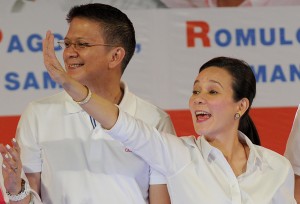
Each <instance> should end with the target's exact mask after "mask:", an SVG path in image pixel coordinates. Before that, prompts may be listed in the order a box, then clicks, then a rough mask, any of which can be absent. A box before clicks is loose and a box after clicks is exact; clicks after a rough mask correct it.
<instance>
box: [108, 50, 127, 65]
mask: <svg viewBox="0 0 300 204" xmlns="http://www.w3.org/2000/svg"><path fill="white" fill-rule="evenodd" d="M124 57H125V50H124V48H123V47H115V48H113V49H112V50H111V51H110V61H109V68H111V69H113V68H115V67H118V66H120V65H122V61H123V59H124Z"/></svg>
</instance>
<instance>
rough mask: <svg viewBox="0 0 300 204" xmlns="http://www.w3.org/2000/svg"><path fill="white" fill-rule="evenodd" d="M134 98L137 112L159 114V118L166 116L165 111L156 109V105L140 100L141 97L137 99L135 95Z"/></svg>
mask: <svg viewBox="0 0 300 204" xmlns="http://www.w3.org/2000/svg"><path fill="white" fill-rule="evenodd" d="M134 96H135V98H136V103H137V106H136V107H137V111H139V112H148V113H149V114H160V115H161V116H167V115H168V114H167V113H166V111H165V110H163V109H162V108H160V107H158V106H157V105H155V104H153V103H151V102H150V101H148V100H146V99H142V98H141V97H138V96H136V95H134Z"/></svg>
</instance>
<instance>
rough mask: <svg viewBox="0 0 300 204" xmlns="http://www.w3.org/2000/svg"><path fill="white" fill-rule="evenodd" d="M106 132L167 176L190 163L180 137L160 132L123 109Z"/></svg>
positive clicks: (188, 155) (187, 151)
mask: <svg viewBox="0 0 300 204" xmlns="http://www.w3.org/2000/svg"><path fill="white" fill-rule="evenodd" d="M106 131H107V133H108V134H109V135H111V136H112V137H113V138H114V139H116V140H119V141H120V142H122V143H123V144H124V146H126V147H128V148H130V149H131V150H132V151H133V152H134V153H135V154H137V155H138V156H140V157H142V158H143V159H144V160H145V161H146V162H147V163H148V164H149V165H150V166H151V167H152V168H154V169H155V170H157V171H158V172H160V173H162V174H163V175H164V176H167V177H168V176H171V175H173V174H175V173H176V172H177V171H179V170H180V169H182V168H184V167H185V166H186V165H188V164H189V163H190V162H191V158H190V154H189V150H188V148H186V146H185V145H184V142H183V141H182V140H181V139H180V138H179V137H177V136H174V135H171V134H168V133H165V132H163V133H160V132H159V131H158V130H157V129H156V128H154V127H151V126H150V125H147V124H146V123H144V122H142V121H141V120H138V119H135V118H134V117H132V116H130V115H129V114H127V113H125V112H123V111H121V110H119V117H118V119H117V122H116V124H115V125H114V127H113V128H112V129H110V130H106Z"/></svg>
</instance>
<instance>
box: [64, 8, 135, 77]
mask: <svg viewBox="0 0 300 204" xmlns="http://www.w3.org/2000/svg"><path fill="white" fill-rule="evenodd" d="M74 18H86V19H88V20H92V21H95V22H98V23H99V26H100V28H101V32H102V34H103V38H104V40H105V43H106V44H111V45H117V46H122V47H123V48H124V49H125V52H126V53H125V57H124V59H123V62H122V73H123V72H124V70H125V69H126V67H127V65H128V63H129V61H130V59H131V58H132V56H133V54H134V51H135V46H136V40H135V30H134V27H133V24H132V22H131V21H130V19H129V18H128V17H127V15H126V14H125V13H123V12H122V11H120V10H119V9H117V8H115V7H112V6H109V5H106V4H101V3H92V4H84V5H78V6H74V7H73V8H72V9H71V10H70V11H69V13H68V14H67V22H68V23H70V22H71V21H72V20H73V19H74Z"/></svg>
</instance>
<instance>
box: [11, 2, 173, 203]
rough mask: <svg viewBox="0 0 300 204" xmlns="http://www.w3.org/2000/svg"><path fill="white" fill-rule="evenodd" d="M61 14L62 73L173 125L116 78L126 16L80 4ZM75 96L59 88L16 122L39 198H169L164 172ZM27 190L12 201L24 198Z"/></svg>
mask: <svg viewBox="0 0 300 204" xmlns="http://www.w3.org/2000/svg"><path fill="white" fill-rule="evenodd" d="M67 21H68V23H69V29H68V32H67V34H66V36H65V39H64V40H63V41H60V42H59V44H60V45H61V46H62V47H63V48H64V53H63V58H64V63H65V69H66V71H67V73H68V75H69V76H71V77H72V78H74V79H75V80H77V81H79V82H80V83H82V84H84V85H86V86H87V87H89V89H90V90H91V91H92V92H93V93H96V94H99V95H101V96H103V97H104V98H106V99H108V100H110V101H111V102H113V103H115V104H118V106H119V107H120V108H121V109H123V110H125V111H126V112H128V113H130V114H131V115H133V116H135V117H136V118H139V119H141V120H144V121H145V122H147V123H149V124H151V125H153V126H155V127H156V128H157V129H159V130H160V131H167V132H174V128H173V125H172V123H171V120H170V118H169V116H168V115H167V114H166V113H165V112H164V111H162V110H160V109H159V108H157V107H156V106H154V105H152V104H150V103H148V102H146V101H144V100H142V99H140V98H138V97H137V96H135V95H133V94H132V93H130V92H129V90H128V87H127V86H126V84H125V83H123V82H121V81H120V80H121V76H122V74H123V72H124V70H125V68H126V67H127V64H128V63H129V61H130V59H131V57H132V56H133V53H134V50H135V45H136V42H135V33H134V28H133V25H132V23H131V21H130V20H129V19H128V17H127V16H126V15H125V14H124V13H122V12H121V11H120V10H118V9H116V8H114V7H111V6H108V5H104V4H87V5H81V6H76V7H74V8H72V9H71V10H70V12H69V13H68V15H67ZM77 103H78V104H83V103H84V101H80V102H78V101H77ZM77 103H76V102H75V101H73V100H72V99H71V98H70V97H69V96H68V94H66V92H61V93H58V94H56V95H54V96H50V97H47V98H44V99H41V100H38V101H34V102H32V103H30V104H29V106H28V107H27V109H26V110H25V111H24V113H23V114H22V116H21V119H20V122H19V124H18V129H17V139H18V142H19V145H20V150H21V160H22V163H23V168H24V171H25V173H26V176H27V178H28V180H29V183H30V187H31V189H33V190H34V191H36V192H37V193H38V194H39V195H40V197H41V200H42V202H43V203H44V204H48V203H54V204H61V203H70V204H77V203H78V204H79V203H80V204H83V203H84V204H87V203H88V204H99V203H107V204H142V203H156V204H158V203H164V204H165V203H170V201H169V196H168V193H167V189H166V185H165V180H164V178H163V177H162V176H161V175H160V174H158V172H155V171H152V170H151V169H150V167H149V166H148V165H147V164H146V163H145V162H144V161H143V160H142V159H141V158H139V157H137V156H135V155H134V154H133V153H132V152H131V150H130V149H127V148H126V147H124V146H123V145H122V144H121V143H119V142H117V141H115V140H113V139H111V137H110V136H109V135H107V134H106V133H105V132H104V130H103V129H102V127H101V124H99V123H97V122H96V121H95V120H94V119H93V118H92V117H90V116H89V115H88V114H87V113H86V112H85V111H83V109H82V108H81V107H80V106H79V105H78V104H77ZM53 127H55V128H53ZM11 149H13V148H11ZM11 149H10V151H11ZM12 154H14V152H12ZM17 158H18V157H13V158H12V159H11V160H17ZM7 160H8V161H7V162H8V163H9V164H14V162H15V163H16V164H17V163H18V161H11V160H10V158H8V159H7ZM12 166H13V165H12ZM12 166H11V167H10V168H12V169H14V168H13V167H12ZM8 168H9V167H8ZM11 172H13V171H11ZM23 183H24V182H23ZM149 184H150V187H149ZM20 185H21V179H19V180H18V181H17V182H16V185H15V186H16V188H15V191H14V192H10V193H11V194H17V193H18V192H19V193H21V192H22V190H21V186H20ZM28 197H29V196H27V197H26V198H23V199H22V200H20V201H18V204H20V203H28V202H29V198H28Z"/></svg>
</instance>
